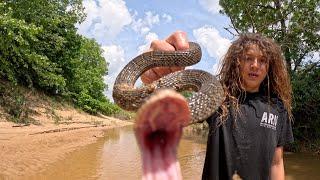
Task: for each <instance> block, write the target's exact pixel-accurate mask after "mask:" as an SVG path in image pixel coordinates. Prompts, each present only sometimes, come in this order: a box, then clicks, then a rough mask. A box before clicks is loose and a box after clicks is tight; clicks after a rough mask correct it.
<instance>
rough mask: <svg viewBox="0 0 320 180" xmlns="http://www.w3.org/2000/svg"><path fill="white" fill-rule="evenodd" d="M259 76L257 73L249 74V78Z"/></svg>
mask: <svg viewBox="0 0 320 180" xmlns="http://www.w3.org/2000/svg"><path fill="white" fill-rule="evenodd" d="M258 76H259V74H258V73H249V77H252V78H257V77H258Z"/></svg>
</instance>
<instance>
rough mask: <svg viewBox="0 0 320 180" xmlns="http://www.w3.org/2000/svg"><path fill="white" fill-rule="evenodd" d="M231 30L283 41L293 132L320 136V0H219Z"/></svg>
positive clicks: (300, 135)
mask: <svg viewBox="0 0 320 180" xmlns="http://www.w3.org/2000/svg"><path fill="white" fill-rule="evenodd" d="M220 5H221V6H222V7H223V10H222V11H221V13H222V14H225V15H227V16H228V17H229V18H230V22H231V24H230V25H229V27H225V29H226V30H227V31H229V32H230V33H231V34H234V35H237V34H240V33H244V32H257V33H261V34H264V35H265V36H268V37H270V38H272V39H274V40H275V41H277V42H278V44H280V46H281V48H282V50H283V52H284V57H285V60H286V63H287V67H288V71H289V72H290V75H291V78H292V84H293V93H294V94H293V97H294V102H293V114H294V117H295V124H294V133H295V136H296V137H297V138H298V139H300V140H304V141H305V140H310V139H313V140H314V139H316V138H319V137H320V116H319V109H320V90H319V86H320V84H319V83H320V81H319V80H320V72H319V71H320V70H319V68H320V59H319V56H316V55H317V53H319V51H320V1H319V0H282V1H280V0H263V1H260V0H249V1H242V0H220Z"/></svg>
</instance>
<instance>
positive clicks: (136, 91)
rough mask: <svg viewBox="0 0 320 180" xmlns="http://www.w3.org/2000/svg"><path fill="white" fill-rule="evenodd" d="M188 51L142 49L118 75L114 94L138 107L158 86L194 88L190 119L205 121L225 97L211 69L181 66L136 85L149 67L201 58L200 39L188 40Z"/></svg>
mask: <svg viewBox="0 0 320 180" xmlns="http://www.w3.org/2000/svg"><path fill="white" fill-rule="evenodd" d="M189 45H190V49H189V50H187V51H174V52H164V51H150V52H146V53H143V54H141V55H139V56H137V57H136V58H134V59H133V60H132V61H130V62H129V64H127V65H126V66H125V67H124V68H123V70H122V71H121V72H120V74H119V75H118V77H117V79H116V81H115V84H114V87H113V98H114V101H115V103H116V104H118V105H119V106H120V107H121V108H123V109H125V110H130V111H135V110H137V109H139V107H140V106H141V105H142V104H143V103H144V102H145V101H146V100H147V99H148V97H149V96H150V95H151V94H152V93H153V92H154V91H155V90H157V89H160V88H173V89H175V90H176V91H183V90H190V89H192V90H193V91H195V92H194V93H193V94H192V96H191V97H189V98H188V99H187V101H188V103H189V108H190V111H191V122H190V124H193V123H196V122H202V121H204V120H206V119H207V118H208V117H209V116H210V115H211V114H212V113H213V112H214V111H216V110H217V108H218V107H219V105H220V104H221V102H222V100H223V88H222V86H221V84H220V83H219V81H218V80H217V79H216V78H215V77H214V76H213V75H212V74H210V73H208V72H205V71H202V70H195V69H191V70H182V71H178V72H175V73H171V74H168V75H167V76H164V77H162V78H161V79H159V80H157V81H154V82H153V83H151V84H148V85H145V86H142V87H134V85H135V82H136V80H137V79H138V78H139V77H140V75H141V74H142V73H143V72H145V71H147V70H148V69H151V68H154V67H160V66H180V67H185V66H190V65H192V64H196V63H198V62H199V61H200V59H201V48H200V46H199V45H198V44H197V43H193V42H189Z"/></svg>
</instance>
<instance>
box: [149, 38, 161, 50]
mask: <svg viewBox="0 0 320 180" xmlns="http://www.w3.org/2000/svg"><path fill="white" fill-rule="evenodd" d="M160 44H161V41H160V40H153V41H152V42H151V44H150V48H152V49H156V48H157V47H159V45H160Z"/></svg>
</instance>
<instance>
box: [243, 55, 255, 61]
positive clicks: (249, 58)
mask: <svg viewBox="0 0 320 180" xmlns="http://www.w3.org/2000/svg"><path fill="white" fill-rule="evenodd" d="M245 60H246V61H253V60H254V58H253V57H251V56H246V58H245Z"/></svg>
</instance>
